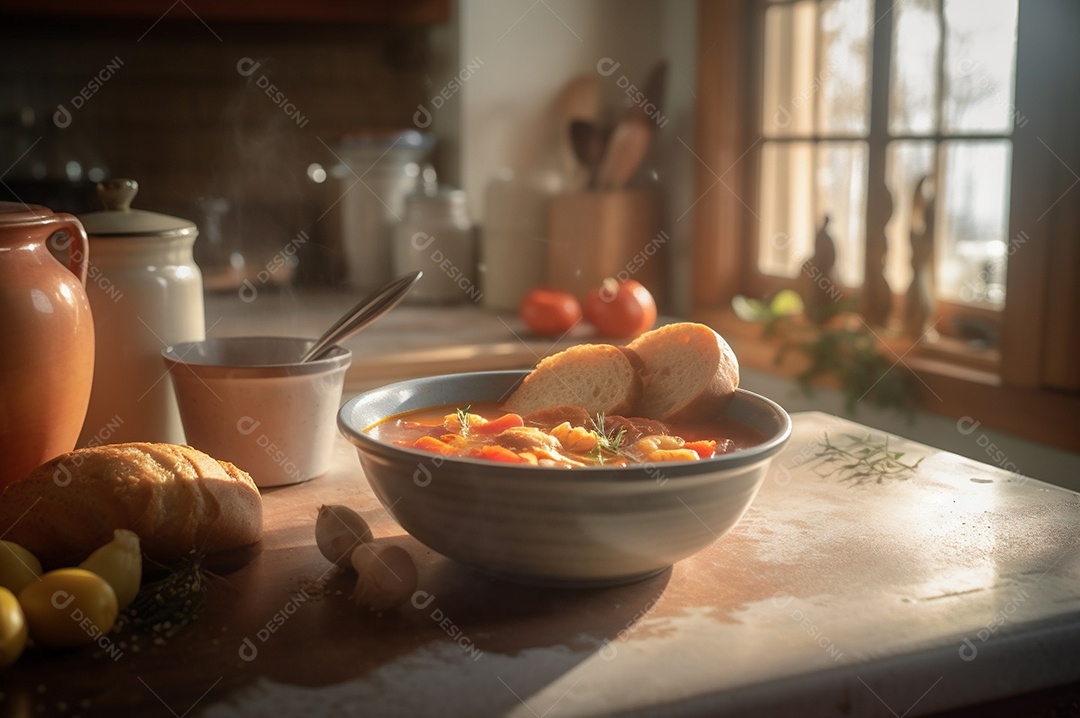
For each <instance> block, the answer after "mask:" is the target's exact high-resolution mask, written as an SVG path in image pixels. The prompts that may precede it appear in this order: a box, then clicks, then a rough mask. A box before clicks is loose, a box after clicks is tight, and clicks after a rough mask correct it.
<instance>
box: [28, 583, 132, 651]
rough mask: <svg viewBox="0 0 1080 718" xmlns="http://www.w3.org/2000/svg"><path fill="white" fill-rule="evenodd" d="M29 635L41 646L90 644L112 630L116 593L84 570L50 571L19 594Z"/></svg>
mask: <svg viewBox="0 0 1080 718" xmlns="http://www.w3.org/2000/svg"><path fill="white" fill-rule="evenodd" d="M19 605H20V606H22V610H23V614H24V615H25V616H26V623H27V626H28V627H29V629H30V635H31V636H33V638H34V640H35V641H36V642H37V643H39V644H40V645H43V646H80V645H83V644H86V643H93V642H94V641H96V640H98V639H99V638H100V637H101V636H103V635H104V634H106V633H108V632H109V631H111V630H112V627H113V624H114V623H116V616H117V614H119V612H120V610H119V608H117V604H116V592H115V591H113V589H112V586H110V585H109V582H108V581H106V580H105V579H104V578H102V577H101V576H99V575H97V574H96V573H94V572H92V571H87V570H86V569H84V568H61V569H57V570H55V571H49V572H48V573H46V574H45V575H44V576H42V577H41V580H40V581H33V582H31V583H29V584H27V585H26V587H25V588H24V589H23V590H22V591H20V592H19Z"/></svg>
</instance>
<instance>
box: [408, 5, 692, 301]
mask: <svg viewBox="0 0 1080 718" xmlns="http://www.w3.org/2000/svg"><path fill="white" fill-rule="evenodd" d="M696 14H697V3H696V2H694V1H693V0H680V1H679V2H662V0H545V2H535V0H459V1H458V2H456V3H454V11H453V15H454V16H453V19H452V21H451V23H450V24H449V25H447V26H445V27H442V28H439V29H437V30H436V31H435V33H434V35H433V50H434V53H435V57H434V62H433V63H432V64H433V66H434V67H436V68H437V74H434V75H433V76H432V78H431V80H430V83H429V87H430V95H429V96H430V97H432V98H434V97H435V96H436V95H437V94H438V93H439V92H440V91H441V90H444V89H447V88H449V87H451V86H452V83H453V82H454V81H455V80H456V81H460V89H457V90H455V91H453V92H447V93H446V94H449V95H451V98H450V99H449V100H446V101H443V100H441V99H440V100H436V101H435V102H431V101H429V102H428V104H429V105H433V104H440V105H441V107H440V108H439V109H438V110H435V111H433V112H432V117H433V124H432V128H433V130H434V131H435V133H436V135H437V137H438V139H439V143H440V149H439V150H438V154H437V158H438V163H439V166H440V168H441V170H442V179H443V180H444V181H446V182H449V183H450V184H454V185H457V186H460V187H462V188H463V189H465V190H466V191H467V192H468V194H469V208H470V213H471V214H472V216H473V218H474V220H475V221H477V222H478V223H482V222H483V217H484V207H483V199H484V190H485V188H486V187H487V184H488V182H489V180H490V179H491V177H492V176H493V175H494V174H495V172H496V171H498V170H500V169H510V170H512V171H514V172H515V173H517V174H519V175H528V174H530V173H534V172H543V171H545V170H547V171H552V170H556V171H557V169H558V151H557V147H558V142H559V139H560V138H559V132H558V130H559V123H558V122H557V118H556V112H555V102H556V98H557V96H558V94H559V91H560V90H561V89H562V88H563V86H564V85H565V84H566V83H567V81H569V80H570V79H571V78H573V77H575V76H577V75H580V74H589V75H592V76H595V77H597V78H598V79H599V80H600V86H601V89H602V92H603V97H604V106H605V107H610V108H612V109H617V108H619V107H621V106H622V103H623V102H625V101H626V97H625V95H624V94H623V90H622V89H621V88H620V87H619V79H620V78H623V77H625V78H628V79H629V80H630V81H632V82H635V83H637V84H641V83H643V82H644V80H645V78H646V76H647V74H648V72H649V70H650V69H651V68H652V66H653V65H654V64H655V63H656V62H657V61H658V60H660V59H662V58H666V59H667V60H668V62H669V67H668V83H667V91H666V93H665V95H666V97H665V105H666V106H665V108H664V115H665V116H666V117H668V123H667V124H666V125H665V126H664V128H663V129H662V130H660V131H659V133H658V135H657V138H656V141H655V144H654V147H653V149H652V151H651V152H650V155H649V158H648V160H647V161H646V166H647V167H652V168H654V169H655V170H656V171H657V178H658V183H659V186H660V188H661V191H662V194H663V196H664V199H665V206H666V212H665V215H666V216H667V220H666V221H664V222H663V223H662V225H663V228H664V229H665V231H667V233H668V235H669V236H671V237H672V240H671V242H672V262H671V266H670V269H671V272H672V277H671V281H670V282H669V285H670V286H671V287H672V288H673V291H672V293H671V295H670V296H669V299H670V300H671V304H670V305H669V307H670V308H672V309H675V310H679V311H685V310H686V309H688V307H689V283H688V280H687V278H688V277H689V270H688V262H687V260H686V256H687V254H688V252H687V247H688V246H689V245H688V241H689V231H690V217H691V215H689V214H688V215H686V217H684V219H683V220H682V221H681V222H677V223H676V222H674V219H673V218H674V217H678V216H679V215H682V214H683V212H684V211H685V210H686V208H688V207H689V206H690V204H691V203H692V202H693V197H692V196H691V195H692V186H691V183H692V181H693V175H692V171H691V170H692V164H691V163H692V162H694V159H693V155H692V154H691V153H690V152H689V151H688V150H687V149H686V147H685V146H684V145H683V144H682V142H685V143H686V145H689V146H691V147H692V146H693V144H694V142H693V103H694V97H693V86H694V76H695V74H694V73H695V52H694V47H695V43H694V40H695V30H694V23H695V18H696ZM605 58H610V59H611V60H613V61H615V62H617V63H620V64H619V67H618V69H617V70H616V71H615V72H614V73H612V74H611V75H609V76H606V77H605V76H603V75H601V74H600V73H599V72H598V71H597V64H598V63H599V62H600V61H601V60H602V59H605ZM470 65H472V66H473V67H472V69H470V68H469V66H470ZM680 139H681V140H682V142H680V141H679V140H680ZM673 213H674V214H673Z"/></svg>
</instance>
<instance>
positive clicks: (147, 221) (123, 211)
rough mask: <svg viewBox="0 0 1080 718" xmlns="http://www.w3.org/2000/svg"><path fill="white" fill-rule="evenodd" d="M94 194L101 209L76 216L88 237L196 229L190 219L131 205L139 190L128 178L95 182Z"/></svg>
mask: <svg viewBox="0 0 1080 718" xmlns="http://www.w3.org/2000/svg"><path fill="white" fill-rule="evenodd" d="M97 191H98V197H99V198H100V199H101V203H102V204H103V205H105V209H104V210H102V211H100V212H90V213H88V214H84V215H82V216H81V217H79V221H81V222H82V224H83V227H85V228H86V233H87V234H88V235H90V236H92V237H187V236H191V237H194V236H195V235H196V234H198V232H199V230H198V228H197V227H196V226H195V223H194V222H191V221H189V220H186V219H180V218H179V217H173V216H171V215H167V214H161V213H159V212H148V211H146V210H144V209H132V208H131V201H132V200H133V199H135V194H136V193H137V192H138V191H139V183H138V182H136V181H135V180H132V179H111V180H106V181H104V182H99V183H98V186H97Z"/></svg>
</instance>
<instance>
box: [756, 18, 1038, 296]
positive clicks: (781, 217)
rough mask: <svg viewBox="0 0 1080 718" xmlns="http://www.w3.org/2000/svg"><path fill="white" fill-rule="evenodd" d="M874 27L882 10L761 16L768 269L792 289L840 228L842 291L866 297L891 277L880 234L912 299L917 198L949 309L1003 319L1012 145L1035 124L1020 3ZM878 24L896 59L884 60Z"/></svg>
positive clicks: (897, 284) (762, 183)
mask: <svg viewBox="0 0 1080 718" xmlns="http://www.w3.org/2000/svg"><path fill="white" fill-rule="evenodd" d="M879 5H880V4H879ZM877 12H878V8H875V7H874V2H873V0H793V1H786V2H785V1H783V0H776V1H774V2H771V3H769V5H768V6H767V7H766V8H765V15H764V46H763V91H762V93H761V95H762V106H761V133H762V137H763V141H762V147H761V161H760V162H761V171H760V175H759V187H758V192H759V197H760V207H761V210H762V211H761V222H760V224H759V233H758V252H757V254H758V261H757V265H758V267H757V268H758V270H759V271H760V272H761V274H762V275H764V276H773V277H790V278H793V277H796V276H797V275H798V274H799V271H800V268H801V267H802V266H803V263H804V262H805V260H807V259H808V258H809V257H810V254H811V253H812V247H813V239H814V235H815V232H816V230H817V227H819V226H820V224H821V223H822V220H823V218H824V217H825V216H828V217H829V220H830V222H829V226H828V231H829V233H830V235H831V236H832V238H833V240H834V242H835V243H836V249H837V264H836V276H837V278H838V280H839V282H840V283H841V284H842V285H843V286H845V287H848V288H858V287H860V286H861V285H862V284H863V281H864V277H865V276H866V274H867V273H868V272H874V271H880V270H875V268H874V267H872V266H868V264H869V263H872V262H873V261H874V259H873V256H872V255H871V256H868V253H867V252H866V251H865V248H866V246H867V242H868V241H873V239H874V238H875V237H881V236H882V234H884V237H885V238H886V239H885V240H884V245H885V247H886V253H885V258H886V264H885V268H884V272H885V276H886V278H887V279H888V283H889V286H890V287H891V288H892V291H893V292H894V293H895V294H902V293H903V292H904V291H906V289H907V287H908V286H909V284H910V283H911V276H912V269H911V249H910V241H909V232H910V231H911V229H912V227H913V225H915V227H916V228H921V222H922V219H923V214H924V213H923V212H920V211H917V210H914V209H913V208H914V206H915V205H916V204H917V199H916V192H917V190H919V194H920V195H921V199H922V201H923V206H926V205H928V204H929V203H930V202H933V203H934V210H935V211H934V212H932V213H926V214H928V216H932V217H934V218H935V228H934V229H935V230H936V231H935V232H934V236H935V247H936V262H935V263H936V279H937V282H936V294H937V297H938V298H939V299H941V300H945V301H949V302H954V303H958V304H967V305H976V306H981V307H984V308H989V309H1000V308H1001V307H1002V306H1003V305H1004V300H1005V269H1006V264H1007V251H1008V249H1009V238H1008V236H1007V232H1008V203H1009V178H1010V161H1011V154H1012V130H1013V127H1014V123H1015V122H1017V121H1019V122H1023V121H1024V118H1023V117H1019V118H1018V117H1017V115H1018V113H1017V112H1016V111H1015V101H1014V93H1013V80H1014V75H1015V60H1016V25H1017V0H905V2H901V3H888V4H887V5H886V7H884V8H883V10H882V14H881V15H878V14H877ZM879 24H882V25H884V26H885V27H886V28H887V29H888V30H891V32H885V33H880V34H879V39H878V41H879V42H881V41H882V40H884V41H885V42H883V43H882V45H887V46H878V47H875V36H874V29H875V27H876V26H877V25H879ZM881 35H884V36H885V37H884V38H882V37H881ZM875 65H884V67H879V68H878V71H877V77H879V78H885V79H887V82H885V83H882V85H883V86H880V87H875V86H874V83H873V82H872V79H871V78H872V75H873V70H874V66H875ZM871 205H876V207H877V208H881V207H885V208H889V209H891V210H892V211H891V213H890V212H889V211H888V209H886V210H885V211H883V212H880V213H877V214H870V213H869V209H870V207H871ZM878 217H880V221H881V222H887V224H885V226H884V227H879V226H875V225H876V224H877V222H875V220H876V219H877V218H878ZM1016 241H1017V242H1023V241H1024V237H1023V236H1020V237H1018V238H1016Z"/></svg>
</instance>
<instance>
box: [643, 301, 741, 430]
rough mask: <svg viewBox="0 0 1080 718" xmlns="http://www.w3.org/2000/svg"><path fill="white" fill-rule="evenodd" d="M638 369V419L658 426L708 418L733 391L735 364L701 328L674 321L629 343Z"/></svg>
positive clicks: (736, 373)
mask: <svg viewBox="0 0 1080 718" xmlns="http://www.w3.org/2000/svg"><path fill="white" fill-rule="evenodd" d="M628 349H630V350H631V351H633V352H634V353H635V354H637V355H638V357H639V358H640V359H641V361H642V363H643V364H644V370H643V374H642V380H643V386H642V396H641V402H640V403H639V404H638V407H637V409H638V415H639V416H645V417H648V418H650V419H660V420H661V421H695V420H707V419H714V418H716V417H717V416H719V414H720V412H722V411H723V409H724V407H725V406H726V405H727V402H728V400H729V399H731V396H732V394H734V393H735V389H736V388H738V386H739V361H738V359H736V358H735V352H733V351H732V350H731V347H730V346H728V343H727V342H726V341H724V338H723V337H721V336H720V335H719V334H717V333H716V332H714V331H713V330H712V329H710V328H709V327H707V326H705V325H704V324H695V323H693V322H680V323H677V324H667V325H665V326H662V327H660V328H658V329H654V330H652V331H651V332H646V333H645V334H642V335H641V336H640V337H638V338H637V339H635V340H634V341H632V342H630V344H629V346H628Z"/></svg>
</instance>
